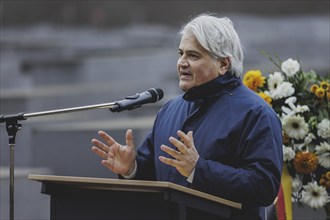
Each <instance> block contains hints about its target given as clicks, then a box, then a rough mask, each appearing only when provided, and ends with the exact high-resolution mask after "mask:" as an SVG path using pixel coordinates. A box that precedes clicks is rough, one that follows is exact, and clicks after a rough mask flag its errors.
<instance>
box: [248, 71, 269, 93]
mask: <svg viewBox="0 0 330 220" xmlns="http://www.w3.org/2000/svg"><path fill="white" fill-rule="evenodd" d="M243 83H244V85H246V86H247V87H248V88H250V89H252V90H253V91H257V88H258V87H263V86H264V84H265V77H264V76H262V73H261V71H260V70H250V71H248V72H246V73H245V74H244V78H243Z"/></svg>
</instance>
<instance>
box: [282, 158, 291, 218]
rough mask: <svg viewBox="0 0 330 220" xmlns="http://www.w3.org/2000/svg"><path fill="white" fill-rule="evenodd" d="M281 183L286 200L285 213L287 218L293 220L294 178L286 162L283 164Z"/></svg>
mask: <svg viewBox="0 0 330 220" xmlns="http://www.w3.org/2000/svg"><path fill="white" fill-rule="evenodd" d="M281 184H282V187H283V194H284V201H285V204H284V205H285V213H286V219H287V220H292V199H291V193H292V192H291V186H292V179H291V176H290V174H289V172H288V169H287V167H286V164H284V166H283V172H282V179H281Z"/></svg>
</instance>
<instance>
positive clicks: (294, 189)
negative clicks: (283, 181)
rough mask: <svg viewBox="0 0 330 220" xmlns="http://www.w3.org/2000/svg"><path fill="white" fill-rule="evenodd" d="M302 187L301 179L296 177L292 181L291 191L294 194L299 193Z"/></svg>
mask: <svg viewBox="0 0 330 220" xmlns="http://www.w3.org/2000/svg"><path fill="white" fill-rule="evenodd" d="M301 187H302V182H301V180H300V179H299V177H297V176H296V177H295V178H294V179H292V185H291V189H292V192H298V191H299V190H300V189H301Z"/></svg>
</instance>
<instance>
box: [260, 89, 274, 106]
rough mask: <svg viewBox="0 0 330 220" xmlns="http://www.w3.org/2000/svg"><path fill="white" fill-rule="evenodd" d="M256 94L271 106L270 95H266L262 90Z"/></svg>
mask: <svg viewBox="0 0 330 220" xmlns="http://www.w3.org/2000/svg"><path fill="white" fill-rule="evenodd" d="M258 95H259V96H260V97H261V98H262V99H263V100H265V101H266V102H267V103H268V104H269V105H270V106H272V101H273V100H272V97H270V96H269V95H267V94H266V93H264V92H258Z"/></svg>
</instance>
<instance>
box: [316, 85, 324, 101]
mask: <svg viewBox="0 0 330 220" xmlns="http://www.w3.org/2000/svg"><path fill="white" fill-rule="evenodd" d="M315 95H316V97H318V98H320V99H321V98H323V97H324V95H325V90H324V89H323V88H321V87H319V88H318V89H317V90H316V91H315Z"/></svg>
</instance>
